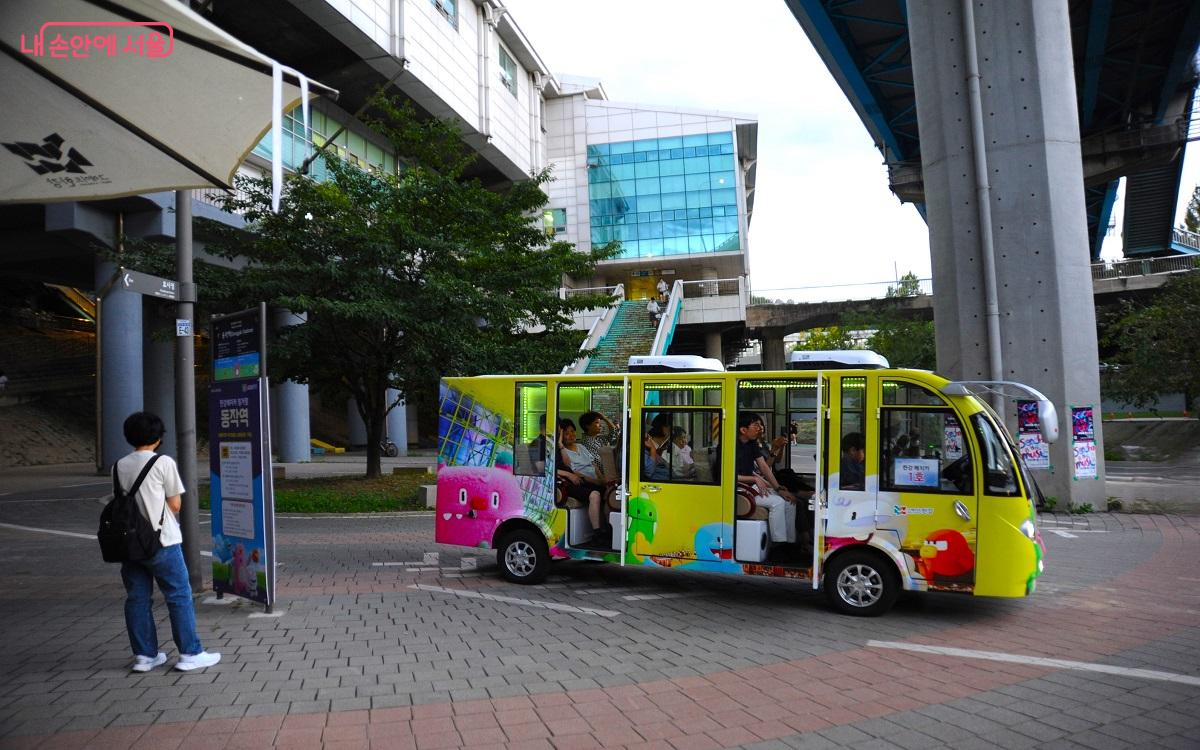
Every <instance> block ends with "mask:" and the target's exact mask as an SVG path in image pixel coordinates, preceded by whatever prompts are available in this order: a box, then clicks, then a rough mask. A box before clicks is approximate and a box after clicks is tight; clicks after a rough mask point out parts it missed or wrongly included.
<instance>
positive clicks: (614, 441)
mask: <svg viewBox="0 0 1200 750" xmlns="http://www.w3.org/2000/svg"><path fill="white" fill-rule="evenodd" d="M624 388H625V386H624V384H623V383H622V382H621V381H619V380H618V381H609V382H595V383H575V382H571V383H562V384H561V385H559V386H558V403H557V404H556V405H555V412H556V415H557V416H556V421H557V420H563V419H569V420H571V422H572V423H574V425H575V432H576V435H577V437H578V439H579V442H580V443H582V444H583V445H585V446H587V447H588V450H590V451H591V452H592V453H594V454H596V459H597V460H598V461H599V467H598V469H599V473H600V474H602V475H603V476H604V477H605V478H606V479H609V480H618V479H619V478H620V477H621V476H622V471H621V445H620V441H621V434H622V426H621V423H620V419H621V410H622V409H623V408H624V406H623V405H624Z"/></svg>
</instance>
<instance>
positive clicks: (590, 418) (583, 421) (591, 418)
mask: <svg viewBox="0 0 1200 750" xmlns="http://www.w3.org/2000/svg"><path fill="white" fill-rule="evenodd" d="M598 419H600V412H598V411H585V412H584V413H583V414H580V415H579V428H580V429H581V430H583V431H584V432H587V428H589V427H591V426H592V422H595V421H597V420H598Z"/></svg>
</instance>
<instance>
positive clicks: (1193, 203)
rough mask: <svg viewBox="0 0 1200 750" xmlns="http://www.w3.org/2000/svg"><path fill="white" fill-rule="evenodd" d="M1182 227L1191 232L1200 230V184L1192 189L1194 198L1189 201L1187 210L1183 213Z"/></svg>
mask: <svg viewBox="0 0 1200 750" xmlns="http://www.w3.org/2000/svg"><path fill="white" fill-rule="evenodd" d="M1182 228H1183V229H1186V230H1188V231H1189V232H1200V185H1197V186H1196V187H1195V188H1193V189H1192V199H1191V200H1190V201H1188V205H1187V212H1186V213H1185V214H1184V215H1183V227H1182Z"/></svg>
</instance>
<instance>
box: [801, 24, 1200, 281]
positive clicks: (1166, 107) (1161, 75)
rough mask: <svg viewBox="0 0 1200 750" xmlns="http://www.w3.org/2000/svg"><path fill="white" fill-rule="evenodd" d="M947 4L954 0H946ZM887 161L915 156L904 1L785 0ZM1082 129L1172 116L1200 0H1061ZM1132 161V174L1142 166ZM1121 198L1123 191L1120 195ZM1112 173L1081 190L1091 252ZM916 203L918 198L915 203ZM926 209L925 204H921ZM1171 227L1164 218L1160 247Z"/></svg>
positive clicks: (1108, 206)
mask: <svg viewBox="0 0 1200 750" xmlns="http://www.w3.org/2000/svg"><path fill="white" fill-rule="evenodd" d="M944 1H945V2H949V1H950V0H944ZM785 2H786V3H787V5H788V7H789V9H790V10H791V11H792V14H793V15H794V16H795V17H796V19H797V21H799V23H800V25H801V26H802V27H803V28H804V30H805V32H806V33H807V34H808V36H809V38H810V40H812V42H813V44H814V46H815V47H816V48H817V51H818V52H819V53H820V54H821V56H822V58H823V60H824V61H825V63H826V65H827V66H828V67H829V69H830V70H831V71H832V72H833V73H834V77H835V78H836V79H837V80H838V82H839V84H840V85H841V87H842V89H843V91H844V92H845V93H846V95H847V97H848V98H849V99H850V101H851V103H852V104H853V105H854V107H855V110H856V111H857V112H858V113H859V116H860V118H861V119H862V120H863V123H864V125H866V127H867V129H868V131H869V132H870V134H871V136H872V138H873V139H874V141H875V142H876V144H877V145H878V146H879V147H880V149H881V150H882V151H883V153H884V157H885V160H886V161H888V162H889V163H895V162H908V163H914V162H917V161H918V160H919V159H920V153H921V144H920V135H919V133H918V128H917V120H916V117H915V111H916V109H915V106H914V101H915V99H914V97H915V90H914V89H913V88H912V72H911V71H912V66H911V54H910V53H911V50H910V46H909V45H910V41H909V35H908V28H907V27H908V20H909V18H908V12H907V5H906V3H905V2H904V0H785ZM1066 2H1067V4H1068V10H1069V13H1070V17H1071V24H1072V46H1073V48H1074V49H1073V51H1074V53H1075V68H1076V86H1077V96H1078V97H1079V101H1078V112H1079V122H1080V129H1081V135H1082V136H1084V137H1088V136H1091V135H1094V134H1097V133H1102V132H1110V131H1112V130H1116V129H1122V128H1136V127H1139V126H1144V125H1152V124H1163V123H1166V122H1170V121H1173V120H1174V119H1175V117H1176V116H1177V114H1178V112H1179V98H1178V97H1179V96H1180V95H1181V91H1182V88H1184V87H1186V85H1187V83H1188V76H1191V75H1195V69H1194V67H1193V63H1192V61H1193V58H1194V56H1195V52H1196V48H1197V46H1198V45H1200V2H1198V1H1196V0H1155V2H1153V3H1146V2H1141V1H1140V0H1066ZM1142 168H1143V167H1142V165H1141V164H1139V163H1137V162H1136V161H1135V162H1133V163H1131V164H1130V167H1129V171H1130V173H1135V172H1137V171H1138V170H1140V169H1142ZM1126 197H1127V198H1128V197H1129V196H1126ZM1115 198H1116V186H1115V182H1114V181H1105V182H1101V183H1099V184H1095V185H1091V186H1090V187H1088V188H1087V207H1088V228H1089V235H1090V238H1089V239H1090V240H1091V242H1090V247H1089V251H1090V253H1091V255H1092V257H1093V258H1095V257H1097V256H1098V253H1099V251H1100V246H1101V244H1102V243H1103V240H1104V233H1105V231H1106V229H1107V225H1108V219H1109V217H1111V215H1112V208H1113V203H1114V201H1115ZM917 208H918V210H919V211H920V210H921V209H922V208H923V205H922V204H918V205H917ZM922 213H923V212H922ZM1170 231H1171V228H1170V227H1169V226H1167V225H1163V227H1162V234H1163V246H1164V249H1166V247H1167V246H1168V244H1169V242H1170V239H1169V236H1170Z"/></svg>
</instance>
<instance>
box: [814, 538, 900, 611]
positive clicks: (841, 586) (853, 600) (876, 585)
mask: <svg viewBox="0 0 1200 750" xmlns="http://www.w3.org/2000/svg"><path fill="white" fill-rule="evenodd" d="M824 587H825V598H826V599H828V600H829V605H830V606H831V607H833V608H834V609H835V610H837V611H838V612H841V613H842V614H844V615H854V616H856V617H878V616H879V615H882V614H883V613H884V612H887V611H888V610H889V609H891V608H892V605H893V604H895V603H896V597H897V596H899V595H900V579H899V576H897V575H896V571H895V569H894V565H893V564H892V562H891V560H888V559H887V558H886V557H884V556H883V555H881V554H879V553H877V552H868V551H865V550H862V551H860V550H849V551H847V552H844V553H842V554H841V555H838V556H837V557H835V558H834V559H833V561H832V562H831V563H830V564H829V567H828V569H827V570H826V571H825V586H824Z"/></svg>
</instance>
